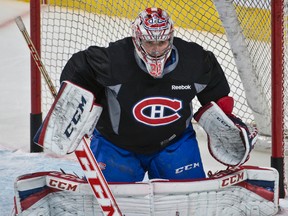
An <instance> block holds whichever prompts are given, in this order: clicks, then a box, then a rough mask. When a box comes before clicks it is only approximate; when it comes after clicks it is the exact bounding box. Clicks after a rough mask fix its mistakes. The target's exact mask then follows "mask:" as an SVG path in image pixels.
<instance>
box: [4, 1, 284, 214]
mask: <svg viewBox="0 0 288 216" xmlns="http://www.w3.org/2000/svg"><path fill="white" fill-rule="evenodd" d="M20 15H21V16H22V18H23V21H24V23H25V25H26V27H27V29H28V31H29V3H25V2H20V1H16V0H0V89H1V90H0V215H1V216H6V215H10V213H11V210H12V208H13V195H14V191H13V190H14V185H13V184H14V181H15V179H16V178H17V177H18V176H20V175H23V174H27V173H31V172H35V171H48V170H57V171H59V170H60V168H62V169H64V170H66V171H67V172H75V173H77V174H78V175H80V176H81V175H83V173H82V171H81V169H80V167H79V165H78V163H77V162H76V161H75V160H74V158H73V156H70V157H65V158H59V157H58V158H57V157H55V156H52V155H48V154H45V153H29V151H30V140H29V139H30V131H29V127H30V125H29V124H30V122H29V121H30V120H29V118H30V107H31V106H30V53H29V49H28V48H27V45H26V43H25V41H24V39H23V36H22V35H21V33H20V31H19V30H18V28H17V26H16V24H15V23H14V18H15V17H16V16H20ZM198 136H199V137H198V138H199V141H200V147H201V152H202V155H203V160H204V165H205V169H206V171H208V170H212V171H217V170H220V169H223V168H224V167H223V166H222V165H220V164H219V163H217V162H216V161H215V160H214V159H212V158H211V156H210V154H209V153H208V150H207V145H206V136H205V134H204V133H203V131H202V130H201V129H199V130H198ZM247 165H257V166H268V167H269V166H270V154H269V153H268V152H266V153H265V152H257V151H254V152H253V153H252V154H251V158H250V160H249V161H248V163H247ZM280 203H281V207H282V208H285V209H284V210H282V211H281V213H279V215H288V210H287V211H286V213H285V210H286V208H287V209H288V199H281V200H280Z"/></svg>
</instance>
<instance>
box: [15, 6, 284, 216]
mask: <svg viewBox="0 0 288 216" xmlns="http://www.w3.org/2000/svg"><path fill="white" fill-rule="evenodd" d="M60 81H61V87H60V90H59V92H58V95H57V97H56V99H55V102H54V103H53V105H52V107H51V109H50V111H49V113H48V114H47V116H46V118H45V120H44V122H43V124H42V126H41V128H40V129H39V130H38V132H37V134H36V136H35V139H34V141H35V142H36V143H37V144H38V145H40V146H42V147H43V148H45V149H48V150H50V151H52V152H54V153H55V154H59V155H65V154H69V153H72V152H74V151H75V150H76V149H77V148H78V147H79V144H80V143H81V140H82V139H83V137H90V138H91V143H90V149H91V151H92V153H93V156H94V157H95V158H96V160H97V161H98V164H101V169H102V173H103V176H104V177H105V179H106V180H107V182H108V183H109V187H110V188H111V191H112V193H113V195H114V196H115V199H116V202H117V204H118V205H119V208H120V209H121V212H122V214H123V215H125V216H137V215H155V216H164V215H165V216H167V215H181V216H182V215H189V216H192V215H197V216H198V215H205V216H207V215H208V216H209V215H211V216H212V215H213V216H215V215H235V216H236V215H237V216H238V215H253V216H254V215H274V214H275V213H277V210H278V173H277V171H275V170H274V169H272V168H261V167H246V166H243V164H244V163H245V162H246V161H247V160H248V159H249V154H250V151H251V150H252V149H253V146H254V144H255V142H256V139H257V129H256V128H255V127H252V126H249V125H246V124H245V123H243V122H242V121H241V119H239V118H237V117H236V116H235V115H233V114H232V111H233V106H234V100H233V98H232V97H231V96H229V93H230V88H229V85H228V82H227V80H226V77H225V75H224V72H223V70H222V68H221V66H220V64H219V63H218V61H217V59H216V57H215V56H214V54H213V53H212V52H210V51H207V50H204V49H203V48H202V47H201V46H200V45H198V44H196V43H194V42H187V41H184V40H183V39H181V38H178V37H174V26H173V22H172V20H171V18H170V17H169V15H168V14H167V13H166V12H165V11H164V10H162V9H160V8H147V9H145V10H144V11H142V12H141V13H140V14H139V15H138V16H137V18H136V19H135V21H134V22H133V25H132V37H126V38H123V39H121V40H118V41H116V42H113V43H110V44H109V46H108V47H98V46H91V47H89V48H88V49H86V50H83V51H80V52H78V53H75V54H74V55H73V56H72V57H71V58H70V59H69V60H68V62H67V64H66V66H65V67H64V69H63V71H62V74H61V77H60ZM195 97H197V98H198V100H199V102H200V103H201V105H202V107H201V108H200V109H199V110H198V111H197V112H194V110H193V107H192V105H191V101H192V100H193V99H194V98H195ZM193 116H194V119H195V120H196V121H198V123H199V125H201V126H202V127H203V129H204V130H205V131H206V133H207V137H208V147H209V151H210V153H211V155H212V156H213V157H214V158H215V159H216V160H217V161H218V162H220V163H222V164H224V165H226V166H227V167H228V168H227V170H225V171H222V172H219V173H217V174H215V175H208V176H207V175H206V174H205V172H204V165H203V164H202V157H204V156H203V155H201V154H200V151H199V146H198V141H197V138H196V133H195V130H194V129H193V125H192V123H191V120H192V117H193ZM86 165H87V164H86ZM146 173H147V176H148V178H149V180H148V181H145V182H143V178H144V176H145V174H146ZM87 178H88V176H84V177H83V178H79V177H76V176H74V175H65V174H63V173H59V172H42V173H34V174H28V175H24V176H20V177H19V178H18V179H17V180H16V183H15V189H16V190H15V210H16V215H33V214H34V215H57V216H58V215H101V212H102V213H103V214H104V215H114V214H108V213H107V214H105V208H104V210H103V205H104V204H103V203H99V202H97V198H98V199H99V197H101V196H104V195H105V193H103V192H100V193H99V190H98V191H97V193H95V194H96V196H93V194H92V191H91V189H90V188H89V187H88V186H87V185H88V183H89V184H91V182H90V181H89V178H88V181H86V180H87ZM92 189H93V188H92ZM95 194H94V195H95ZM99 205H100V206H102V211H101V209H100V208H99ZM115 215H116V214H115Z"/></svg>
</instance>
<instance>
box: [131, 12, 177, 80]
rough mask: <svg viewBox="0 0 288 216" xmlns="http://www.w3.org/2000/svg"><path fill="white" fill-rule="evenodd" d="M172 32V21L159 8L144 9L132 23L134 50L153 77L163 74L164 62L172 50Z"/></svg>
mask: <svg viewBox="0 0 288 216" xmlns="http://www.w3.org/2000/svg"><path fill="white" fill-rule="evenodd" d="M173 32H174V27H173V21H172V20H171V18H170V17H169V15H168V14H167V13H166V12H165V11H164V10H162V9H160V8H147V9H145V10H144V11H142V12H141V13H140V14H139V15H138V17H137V18H136V19H135V21H134V22H133V24H132V40H133V43H134V46H135V49H136V52H137V54H138V56H139V57H140V58H141V59H142V60H143V61H144V63H145V65H146V68H147V70H148V72H149V74H150V75H151V76H153V77H155V78H161V77H162V76H163V69H164V65H165V62H166V60H167V59H168V57H169V56H170V54H171V50H172V44H173Z"/></svg>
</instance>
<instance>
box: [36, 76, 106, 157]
mask: <svg viewBox="0 0 288 216" xmlns="http://www.w3.org/2000/svg"><path fill="white" fill-rule="evenodd" d="M101 112H102V107H101V106H99V105H96V104H95V98H94V95H93V94H92V93H91V92H89V91H87V90H86V89H83V88H81V87H79V86H76V85H74V84H73V83H70V82H67V81H65V82H63V83H62V84H61V87H60V91H59V93H58V94H57V97H56V99H55V101H54V103H53V105H52V107H51V109H50V110H49V112H48V114H47V116H46V118H45V120H44V122H43V123H42V125H41V127H40V128H39V130H38V131H37V133H36V135H35V137H34V142H35V143H37V144H38V145H40V146H42V147H44V148H46V149H49V150H51V151H52V152H54V153H56V154H59V155H65V154H68V153H72V152H73V151H75V149H76V148H77V146H78V145H79V143H80V141H81V139H82V138H83V136H84V135H91V134H92V132H93V130H94V128H95V126H96V124H97V121H98V119H99V117H100V115H101Z"/></svg>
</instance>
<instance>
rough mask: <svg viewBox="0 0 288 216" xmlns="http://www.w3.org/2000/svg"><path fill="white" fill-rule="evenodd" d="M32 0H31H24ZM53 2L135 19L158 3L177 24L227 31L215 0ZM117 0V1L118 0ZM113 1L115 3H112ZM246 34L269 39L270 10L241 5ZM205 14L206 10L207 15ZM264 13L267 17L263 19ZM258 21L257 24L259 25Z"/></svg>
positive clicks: (239, 8)
mask: <svg viewBox="0 0 288 216" xmlns="http://www.w3.org/2000/svg"><path fill="white" fill-rule="evenodd" d="M23 1H26V2H29V0H23ZM48 1H49V2H50V5H54V4H55V5H59V6H63V7H67V6H68V7H71V8H77V9H82V10H85V11H88V12H92V13H98V14H106V15H109V16H119V17H126V18H129V19H134V18H135V17H136V16H137V14H138V13H139V12H140V10H143V9H145V8H146V7H150V6H156V7H161V8H163V9H165V10H166V11H167V12H168V13H169V14H170V16H171V17H172V19H173V21H174V23H175V25H176V26H179V27H182V28H190V29H197V30H204V31H208V32H217V33H224V29H223V27H222V26H221V21H220V19H219V17H218V13H217V11H216V9H215V6H214V4H213V1H212V0H206V1H205V4H204V3H203V0H157V1H156V0H146V1H144V0H142V1H141V0H118V1H116V0H48ZM115 2H117V3H115ZM112 5H113V7H112ZM237 11H241V14H240V16H241V17H243V18H242V23H244V25H245V28H244V29H245V32H244V34H245V35H246V37H249V38H254V39H256V38H257V39H258V40H259V37H264V38H260V40H262V41H263V40H264V41H266V40H267V38H266V37H267V35H264V36H263V32H267V31H270V12H269V11H268V10H263V9H257V8H244V7H238V8H237ZM201 14H206V16H203V15H201ZM263 17H266V18H265V19H263ZM255 23H256V24H257V25H255Z"/></svg>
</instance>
